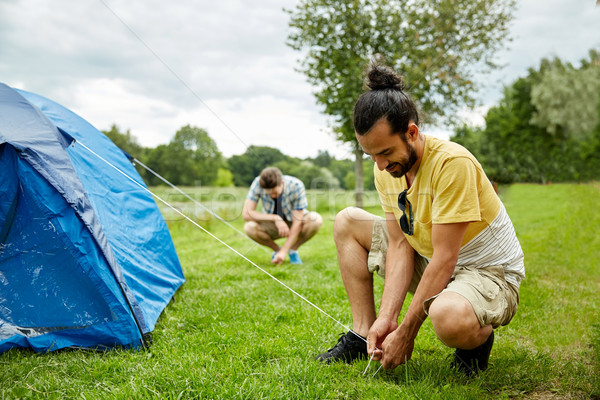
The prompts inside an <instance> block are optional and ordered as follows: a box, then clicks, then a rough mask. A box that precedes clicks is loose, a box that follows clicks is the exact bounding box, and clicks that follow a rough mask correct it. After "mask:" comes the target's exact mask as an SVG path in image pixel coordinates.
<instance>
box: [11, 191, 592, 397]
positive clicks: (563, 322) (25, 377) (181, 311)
mask: <svg viewBox="0 0 600 400" xmlns="http://www.w3.org/2000/svg"><path fill="white" fill-rule="evenodd" d="M157 192H158V193H160V194H161V196H164V198H165V199H166V200H168V201H169V202H172V203H173V204H176V205H177V207H179V208H180V209H182V210H183V211H184V212H186V213H187V214H189V215H192V216H193V217H194V218H195V219H197V220H198V221H199V222H200V223H201V225H202V226H203V227H205V228H206V229H208V230H209V231H210V232H212V233H214V234H215V235H216V236H218V237H219V238H220V239H222V240H223V241H224V242H226V243H228V244H229V245H231V246H232V247H233V248H235V249H237V250H238V251H239V252H240V253H242V254H244V255H245V256H246V257H248V258H249V259H250V260H253V261H254V262H256V263H257V264H258V265H259V266H260V267H261V268H264V269H265V270H266V271H268V272H269V273H271V274H272V275H273V276H274V277H276V278H277V279H279V280H280V281H282V282H284V283H285V284H286V285H289V286H290V287H291V288H293V289H294V290H296V291H297V292H299V293H300V294H302V295H303V296H305V297H306V298H308V299H309V300H310V301H312V302H313V303H314V304H316V305H318V306H319V307H321V308H322V309H323V310H325V311H326V312H327V313H329V314H330V315H331V316H333V317H334V318H336V319H338V320H339V321H341V322H342V323H343V324H345V325H347V326H350V325H351V320H350V309H349V306H348V302H347V299H346V294H345V291H344V288H343V285H342V282H341V279H340V276H339V272H338V267H337V261H336V255H335V246H334V243H333V238H332V230H333V216H334V215H335V213H336V211H338V210H339V209H341V208H343V207H344V206H345V205H349V204H352V203H353V200H352V196H351V195H350V194H348V193H346V192H310V193H309V203H310V207H311V209H316V210H317V211H319V212H320V213H321V214H322V215H323V217H324V226H323V228H322V230H321V232H319V234H318V236H317V237H316V238H315V239H313V240H312V241H310V242H309V243H307V244H306V245H305V246H304V247H303V248H302V249H301V256H302V258H303V261H304V265H302V266H295V265H290V264H288V263H284V264H283V265H282V266H281V267H279V268H277V267H273V266H271V265H270V264H269V262H268V261H269V259H270V251H267V250H265V249H264V248H261V247H258V246H256V245H254V244H253V243H252V242H250V241H249V240H248V239H247V238H245V237H243V236H242V235H240V234H239V233H238V232H236V231H235V230H234V229H232V228H230V227H229V226H227V225H226V224H224V223H222V222H221V221H218V220H216V219H214V218H209V214H208V213H207V212H206V211H204V210H203V209H202V208H201V207H199V206H195V205H193V204H192V203H190V202H186V201H185V198H184V197H183V196H180V195H177V194H175V193H174V192H173V191H170V190H166V189H160V188H158V189H157ZM190 192H191V193H192V194H193V196H194V198H196V199H198V200H201V201H202V202H203V204H205V205H206V206H207V207H210V208H211V209H214V210H217V211H218V213H219V214H220V215H221V216H222V217H223V218H224V219H225V220H226V221H227V222H228V223H230V224H231V225H232V226H233V227H234V228H236V229H238V230H241V229H242V226H243V222H242V220H241V218H240V214H241V204H242V201H243V197H244V194H245V190H241V189H226V190H220V191H214V190H209V189H202V190H190ZM500 194H501V197H502V199H503V201H504V203H505V205H506V207H507V210H508V212H509V215H510V216H511V218H512V220H513V222H514V225H515V229H516V231H517V235H518V237H519V240H520V241H521V244H522V246H523V249H524V252H525V257H526V268H527V279H526V280H525V281H524V282H523V284H522V286H521V292H520V295H521V302H520V308H519V311H518V313H517V316H516V317H515V319H514V320H513V322H511V324H510V325H508V326H506V327H502V328H500V329H498V330H497V331H496V342H495V344H494V348H493V350H492V356H491V359H490V362H491V366H490V368H489V369H488V370H487V371H486V372H484V373H482V374H480V376H479V377H478V378H474V379H467V378H465V377H464V376H462V375H460V374H459V373H457V372H455V371H453V370H451V369H450V367H449V363H450V361H451V354H452V350H451V349H448V348H446V347H444V346H443V345H442V344H441V343H440V342H439V341H438V340H437V339H436V337H435V334H434V332H433V329H432V327H431V323H430V322H429V321H426V322H425V324H424V325H423V327H422V329H421V332H420V334H419V336H418V338H417V340H416V343H415V350H414V353H413V359H412V360H410V361H409V362H408V364H406V365H404V366H400V367H398V368H396V369H395V370H392V371H380V372H379V373H378V374H377V375H375V376H372V375H373V373H374V372H375V370H376V369H377V366H374V365H371V367H370V370H369V373H368V374H367V375H366V376H363V371H364V370H365V367H366V365H367V362H366V361H364V362H358V363H356V364H354V365H345V364H344V365H342V364H336V365H331V366H326V365H321V364H320V363H317V362H315V361H313V357H314V356H315V355H317V354H319V353H321V352H323V351H324V350H326V349H327V348H329V347H331V345H333V344H334V343H335V341H336V339H337V337H338V334H339V333H341V332H342V331H343V330H344V328H342V327H341V326H339V325H338V324H337V323H336V322H334V321H333V320H332V319H330V318H328V317H327V316H325V315H323V314H322V313H321V312H319V311H318V310H316V309H315V308H313V307H312V306H310V305H308V304H307V303H306V302H304V301H303V300H301V299H300V298H298V297H297V296H295V295H294V294H293V293H291V292H290V291H289V290H288V289H286V288H284V287H283V286H282V285H280V284H279V283H277V282H276V281H274V280H273V279H272V278H271V277H269V276H268V275H266V274H265V273H264V272H262V271H261V270H259V269H258V268H256V267H255V266H253V265H251V264H250V263H248V262H247V261H245V260H244V259H242V258H241V257H240V256H239V255H237V254H235V253H234V252H232V251H230V250H229V249H227V248H226V247H225V246H223V245H222V244H220V243H219V242H217V241H216V240H215V239H213V238H211V237H210V236H208V235H207V234H206V233H204V232H203V231H201V230H200V229H198V228H196V227H194V226H193V225H192V224H190V223H189V222H187V221H185V220H182V218H181V217H180V216H178V215H177V214H176V213H174V212H173V211H169V210H164V214H165V216H166V219H167V220H168V223H169V227H170V229H171V233H172V236H173V239H174V242H175V245H176V248H177V251H178V254H179V257H180V260H181V263H182V265H183V269H184V273H185V275H186V278H187V282H186V284H185V285H184V286H183V287H182V288H181V289H180V290H179V291H178V292H177V294H176V296H175V299H174V301H173V302H172V303H171V304H170V305H169V306H168V307H167V309H166V310H165V311H164V313H163V314H162V316H161V318H160V319H159V321H158V324H157V327H156V329H155V331H154V344H153V346H152V347H151V348H150V350H148V351H140V352H136V351H125V350H115V351H109V352H104V353H102V352H93V351H79V350H74V351H60V352H55V353H49V354H35V353H33V352H30V351H22V350H12V351H9V352H7V353H4V354H1V355H0V399H14V398H56V399H65V398H69V399H145V398H164V399H187V398H207V399H261V398H270V399H371V398H372V399H388V398H400V399H415V398H416V399H481V398H490V399H492V398H493V399H496V398H500V399H503V398H528V399H559V398H560V399H562V398H566V399H589V398H596V399H598V398H600V367H599V366H600V319H599V315H600V312H599V295H598V293H599V289H600V235H599V234H598V226H600V213H599V212H598V206H599V205H600V185H598V184H595V185H594V184H587V185H578V184H560V185H545V186H539V185H513V186H510V187H502V188H501V193H500ZM366 201H367V206H366V208H367V209H368V210H369V211H372V212H374V213H381V211H380V208H379V206H378V201H377V197H376V195H375V194H374V193H369V194H367V198H366ZM381 290H382V281H381V280H380V279H378V278H376V297H379V296H380V295H381Z"/></svg>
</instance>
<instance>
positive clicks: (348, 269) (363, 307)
mask: <svg viewBox="0 0 600 400" xmlns="http://www.w3.org/2000/svg"><path fill="white" fill-rule="evenodd" d="M372 232H373V215H371V214H369V213H368V212H366V211H364V210H362V209H360V208H355V207H349V208H346V209H344V210H342V211H340V212H339V213H338V214H337V216H336V218H335V224H334V227H333V238H334V240H335V244H336V248H337V254H338V263H339V266H340V272H341V274H342V280H343V282H344V286H345V288H346V293H347V294H348V300H349V301H350V307H351V309H352V326H353V331H354V332H356V333H358V334H359V335H361V336H363V337H366V336H367V334H368V332H369V328H370V327H371V325H373V322H374V321H375V319H376V313H375V301H374V299H373V274H372V273H371V272H369V270H368V269H367V258H368V255H369V251H370V249H371V235H372Z"/></svg>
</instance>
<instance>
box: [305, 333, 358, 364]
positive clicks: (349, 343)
mask: <svg viewBox="0 0 600 400" xmlns="http://www.w3.org/2000/svg"><path fill="white" fill-rule="evenodd" d="M366 358H368V354H367V340H366V339H365V338H363V337H362V336H360V335H358V334H356V333H354V332H352V331H348V332H347V333H346V334H343V333H342V334H341V335H340V338H339V339H338V341H337V343H336V345H335V346H333V347H332V348H331V349H329V350H327V352H326V353H323V354H319V355H318V356H316V357H315V360H317V361H322V362H324V363H326V364H329V363H331V362H333V361H344V362H346V363H348V364H350V363H352V362H353V361H354V360H358V359H366Z"/></svg>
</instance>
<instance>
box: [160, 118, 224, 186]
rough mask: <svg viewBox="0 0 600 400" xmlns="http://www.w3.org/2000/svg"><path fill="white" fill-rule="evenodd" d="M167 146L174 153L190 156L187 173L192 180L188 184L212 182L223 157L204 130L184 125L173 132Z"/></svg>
mask: <svg viewBox="0 0 600 400" xmlns="http://www.w3.org/2000/svg"><path fill="white" fill-rule="evenodd" d="M169 146H170V147H171V150H172V151H173V153H174V154H179V155H180V157H183V156H184V155H185V156H187V157H189V158H190V160H189V161H190V164H191V167H190V168H191V170H190V171H189V175H191V176H192V180H191V182H189V183H188V184H197V183H201V184H202V185H204V186H210V185H212V184H214V182H215V180H216V179H217V171H218V169H219V167H220V166H221V165H222V163H223V157H222V155H221V152H220V151H219V149H218V147H217V144H216V143H215V142H214V140H212V139H211V137H210V136H209V135H208V132H207V131H206V130H204V129H201V128H197V127H192V126H190V125H186V126H184V127H182V128H181V129H179V130H178V131H177V132H176V133H175V137H174V138H173V140H171V143H169ZM186 175H187V174H186Z"/></svg>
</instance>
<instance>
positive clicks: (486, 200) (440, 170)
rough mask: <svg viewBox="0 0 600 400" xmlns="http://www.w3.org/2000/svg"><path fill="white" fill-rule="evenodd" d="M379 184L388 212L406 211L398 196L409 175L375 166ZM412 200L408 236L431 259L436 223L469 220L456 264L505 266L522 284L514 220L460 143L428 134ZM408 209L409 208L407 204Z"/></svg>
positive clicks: (511, 278)
mask: <svg viewBox="0 0 600 400" xmlns="http://www.w3.org/2000/svg"><path fill="white" fill-rule="evenodd" d="M374 174H375V186H376V188H377V191H378V192H379V198H380V200H381V204H382V207H383V211H384V212H386V213H394V215H395V216H396V220H399V218H400V217H401V216H402V211H401V210H400V209H399V208H398V195H399V194H400V193H401V192H402V191H404V190H405V189H406V188H407V183H406V177H404V176H403V177H402V178H394V177H393V176H391V175H390V174H389V173H387V172H386V171H385V170H384V171H380V170H379V169H378V168H377V166H376V165H375V166H374ZM407 199H408V201H410V203H411V205H412V211H413V224H414V228H413V230H414V234H413V235H406V234H405V237H406V239H407V240H408V242H409V243H410V245H411V246H412V247H413V248H414V249H415V251H417V253H419V254H421V255H422V256H424V257H426V258H427V259H431V257H432V256H433V245H432V241H431V230H432V225H433V224H447V223H458V222H470V224H469V225H468V227H467V231H466V233H465V237H464V239H463V242H462V244H461V251H460V252H459V258H458V262H457V265H469V266H475V267H485V266H489V265H504V266H505V272H507V273H508V274H512V275H513V276H511V277H509V276H507V280H509V281H511V282H513V283H515V284H516V285H517V286H518V285H519V283H520V281H521V279H522V278H523V277H524V276H525V270H524V265H523V253H522V250H521V247H520V244H519V243H518V240H517V238H516V235H515V233H514V228H513V226H512V222H511V221H510V218H508V215H507V214H506V211H505V209H504V206H503V205H502V202H501V201H500V199H499V198H498V196H497V195H496V193H495V191H494V189H493V187H492V185H491V183H490V181H489V179H488V178H487V176H486V175H485V172H484V171H483V168H482V167H481V165H480V164H479V162H478V161H477V160H476V159H475V157H474V156H473V155H472V154H471V153H470V152H469V151H468V150H467V149H465V148H464V147H462V146H460V145H459V144H456V143H453V142H449V141H446V140H440V139H437V138H435V137H432V136H425V149H424V152H423V158H422V160H421V164H420V166H419V170H418V171H417V175H416V177H415V180H414V182H413V184H412V186H411V187H410V189H409V190H408V192H407ZM406 211H407V213H408V208H407V210H406Z"/></svg>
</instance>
